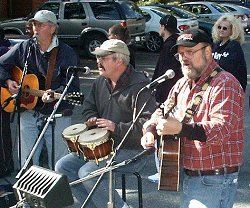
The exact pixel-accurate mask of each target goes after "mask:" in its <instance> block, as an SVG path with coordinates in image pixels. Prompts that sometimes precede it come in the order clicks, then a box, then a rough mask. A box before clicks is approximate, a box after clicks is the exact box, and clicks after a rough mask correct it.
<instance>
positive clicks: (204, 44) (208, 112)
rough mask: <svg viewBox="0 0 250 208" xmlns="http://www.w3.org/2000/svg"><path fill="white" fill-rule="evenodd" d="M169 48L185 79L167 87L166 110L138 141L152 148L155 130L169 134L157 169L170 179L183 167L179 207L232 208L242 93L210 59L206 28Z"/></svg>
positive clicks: (185, 34) (240, 135) (241, 132)
mask: <svg viewBox="0 0 250 208" xmlns="http://www.w3.org/2000/svg"><path fill="white" fill-rule="evenodd" d="M173 49H177V53H176V55H175V58H176V59H177V60H179V61H180V63H181V66H182V73H183V75H184V77H183V78H181V79H180V80H179V81H178V82H177V83H176V84H175V85H174V86H173V88H172V89H171V91H170V93H169V96H168V98H167V100H166V101H165V102H164V112H163V113H161V112H160V111H159V110H157V111H156V112H155V113H154V114H153V116H152V118H151V119H150V121H148V122H147V123H146V125H144V128H145V131H144V136H143V137H142V139H141V144H142V146H143V147H147V146H152V145H154V137H155V135H156V134H158V135H160V136H163V135H164V137H165V136H167V138H166V139H164V137H162V140H163V141H162V142H163V144H164V146H165V145H166V146H168V147H170V148H167V149H164V151H163V153H162V157H163V160H164V159H165V160H166V163H167V165H166V164H164V161H163V162H161V168H162V170H160V171H165V172H166V173H170V174H169V175H164V174H163V175H162V177H163V180H164V178H167V179H168V181H169V180H171V179H172V178H171V177H172V176H173V175H174V176H175V175H176V174H178V172H179V170H178V168H179V163H180V165H182V167H183V170H184V173H185V174H184V181H183V196H182V198H181V206H180V207H181V208H187V207H189V208H197V207H206V208H231V207H233V204H234V199H235V195H236V191H237V185H238V182H237V180H238V175H239V170H240V166H241V165H242V163H243V143H244V138H243V137H244V114H243V113H244V91H243V89H242V87H241V86H240V83H239V82H238V80H237V79H236V78H235V77H234V76H233V75H232V74H230V73H228V72H226V71H224V70H223V69H221V68H220V67H219V66H218V65H217V64H216V62H215V61H214V60H213V58H212V42H211V40H210V38H209V37H208V36H207V35H206V33H205V32H204V31H202V30H199V29H189V30H186V31H184V32H183V33H182V34H181V35H180V36H179V37H178V39H177V42H176V45H175V46H173V48H172V49H171V50H173ZM173 144H174V145H175V146H177V148H174V146H173ZM179 146H180V148H179ZM173 150H176V151H175V152H174V151H173ZM179 154H180V159H179V156H178V155H179ZM176 158H177V159H176ZM175 162H176V163H177V164H173V163H175ZM170 165H172V166H175V168H174V171H175V173H172V174H171V166H170ZM176 167H177V168H176ZM175 179H176V180H179V177H175ZM159 183H161V179H160V181H159ZM176 184H177V186H178V181H176ZM175 189H178V187H175ZM170 190H171V188H170ZM172 190H173V189H172Z"/></svg>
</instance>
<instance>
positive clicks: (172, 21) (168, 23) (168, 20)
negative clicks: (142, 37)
mask: <svg viewBox="0 0 250 208" xmlns="http://www.w3.org/2000/svg"><path fill="white" fill-rule="evenodd" d="M160 24H161V25H164V26H165V27H166V28H171V29H176V30H177V19H176V18H175V17H174V16H173V15H165V16H164V17H162V18H161V19H160Z"/></svg>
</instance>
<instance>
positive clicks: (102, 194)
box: [55, 150, 146, 208]
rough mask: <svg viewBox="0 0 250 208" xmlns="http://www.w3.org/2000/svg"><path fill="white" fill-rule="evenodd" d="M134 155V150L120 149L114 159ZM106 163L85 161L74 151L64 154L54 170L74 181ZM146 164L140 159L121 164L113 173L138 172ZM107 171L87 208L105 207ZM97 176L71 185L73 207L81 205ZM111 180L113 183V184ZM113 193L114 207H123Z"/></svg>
mask: <svg viewBox="0 0 250 208" xmlns="http://www.w3.org/2000/svg"><path fill="white" fill-rule="evenodd" d="M134 155H135V151H132V150H120V151H119V153H118V154H117V155H116V158H115V161H116V162H117V163H119V162H122V161H124V160H127V159H129V158H132V157H133V156H134ZM106 164H107V162H106V161H101V162H99V165H98V166H97V164H96V163H95V162H92V161H89V162H88V161H86V160H84V159H83V157H82V156H81V157H78V156H77V155H76V154H75V153H70V154H68V155H66V156H64V157H63V158H62V159H60V160H59V161H58V162H57V163H56V167H55V170H56V171H57V172H60V173H62V174H64V175H66V176H67V177H68V179H69V181H70V182H72V181H75V180H77V179H79V178H83V177H85V176H87V175H88V174H89V173H91V172H93V171H95V170H97V169H99V168H102V167H105V166H106ZM145 164H146V160H140V161H138V162H135V163H131V164H129V165H126V166H123V167H121V168H118V169H116V170H115V171H114V175H117V174H119V172H122V171H125V172H128V173H133V172H138V171H140V170H141V169H142V168H143V167H144V166H145ZM108 175H109V174H108V173H107V174H104V177H103V178H102V180H101V182H100V183H99V184H98V186H97V188H96V189H95V191H94V193H93V195H92V196H91V198H90V200H89V201H88V205H87V207H88V208H94V207H97V208H99V207H106V206H107V203H108V202H109V191H110V190H109V185H108V182H109V177H108ZM98 178H99V176H97V177H95V178H92V179H89V180H87V181H84V182H82V183H79V184H77V185H73V186H71V190H72V194H73V196H74V197H75V207H81V205H82V204H83V202H84V201H85V199H86V197H87V196H88V194H89V193H90V191H91V189H92V188H93V186H94V185H95V183H96V181H97V179H98ZM114 181H115V180H113V181H112V182H113V185H115V184H114ZM111 191H112V195H113V199H112V200H113V202H114V205H115V207H117V208H121V207H124V201H123V200H122V198H121V197H120V195H119V194H118V193H117V191H116V190H114V191H113V190H111Z"/></svg>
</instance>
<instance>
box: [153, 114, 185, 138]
mask: <svg viewBox="0 0 250 208" xmlns="http://www.w3.org/2000/svg"><path fill="white" fill-rule="evenodd" d="M157 121H158V123H157V125H156V131H157V134H158V135H160V136H162V135H176V134H179V133H180V132H181V129H182V123H181V122H180V121H178V120H177V119H176V118H174V117H168V118H167V119H164V118H159V119H158V120H157Z"/></svg>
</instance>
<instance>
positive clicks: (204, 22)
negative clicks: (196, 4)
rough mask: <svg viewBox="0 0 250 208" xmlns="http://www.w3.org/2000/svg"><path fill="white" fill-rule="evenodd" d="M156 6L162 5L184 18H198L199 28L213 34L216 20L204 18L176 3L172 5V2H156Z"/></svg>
mask: <svg viewBox="0 0 250 208" xmlns="http://www.w3.org/2000/svg"><path fill="white" fill-rule="evenodd" d="M155 6H159V7H162V8H164V9H166V10H167V11H168V12H170V13H171V14H173V15H176V16H179V17H181V18H184V19H190V20H198V24H199V28H200V29H202V30H204V31H205V32H206V33H207V34H208V35H209V36H210V37H211V36H212V34H211V33H212V27H213V25H214V23H215V20H213V19H208V18H202V17H199V16H198V15H196V14H194V13H193V12H190V11H188V10H186V9H184V8H182V7H179V6H176V5H170V4H155Z"/></svg>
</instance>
